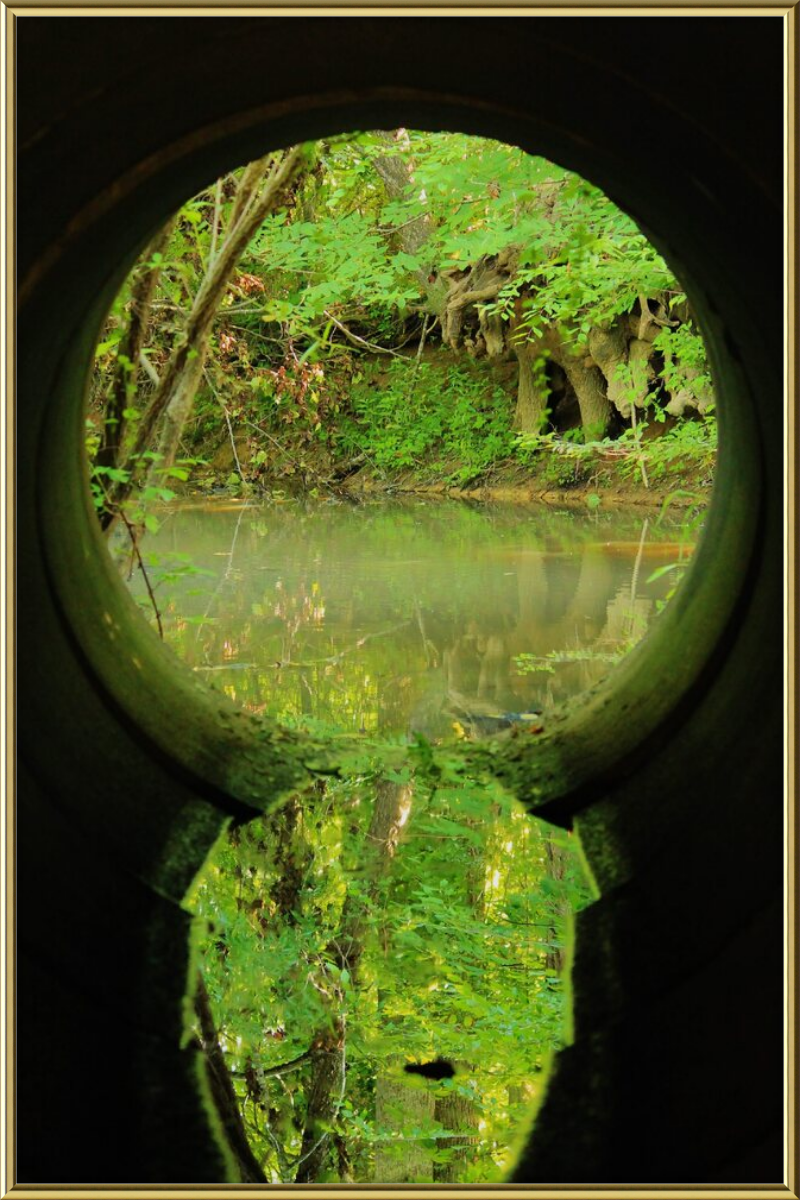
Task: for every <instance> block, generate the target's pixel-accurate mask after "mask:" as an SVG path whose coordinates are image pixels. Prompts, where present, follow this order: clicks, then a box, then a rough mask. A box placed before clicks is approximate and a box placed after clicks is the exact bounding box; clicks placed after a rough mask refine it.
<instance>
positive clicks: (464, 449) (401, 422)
mask: <svg viewBox="0 0 800 1200" xmlns="http://www.w3.org/2000/svg"><path fill="white" fill-rule="evenodd" d="M510 408H511V405H510V403H509V399H508V396H507V395H506V393H504V392H503V390H502V389H501V388H499V387H497V386H495V387H491V386H490V385H489V384H488V383H487V380H486V378H485V377H482V376H481V374H480V373H479V372H476V371H472V370H470V368H469V367H468V366H465V365H462V364H459V363H457V362H454V363H453V365H452V366H450V367H448V368H447V369H446V371H442V370H441V369H437V368H436V367H434V366H433V365H432V364H429V363H426V362H420V363H418V364H415V365H414V367H413V368H411V367H410V366H409V364H408V363H406V362H402V361H399V360H397V359H393V360H392V361H391V363H390V364H389V365H388V367H385V368H384V367H382V366H375V365H373V366H371V367H370V368H367V369H366V370H365V371H364V372H363V373H362V374H361V376H360V378H357V379H355V380H354V385H353V389H352V392H351V414H352V415H348V416H347V417H345V419H344V420H343V421H342V422H341V425H340V432H339V434H338V440H339V444H340V447H341V448H342V450H344V451H345V452H347V453H357V452H358V451H359V450H364V451H366V453H367V455H368V456H369V458H370V459H371V460H372V461H373V462H374V463H375V465H376V466H377V467H379V468H382V469H385V470H392V469H397V468H404V467H412V466H419V465H420V464H421V463H422V462H424V461H425V460H426V459H428V460H430V458H431V456H432V455H436V456H440V458H441V460H442V461H441V464H440V469H441V470H442V471H443V473H444V477H445V478H446V479H449V480H451V481H452V482H454V483H463V482H466V481H468V480H470V479H474V478H475V477H476V476H478V475H480V474H481V473H482V472H483V471H485V470H486V469H487V468H488V467H489V466H491V465H492V464H493V463H495V462H497V461H499V460H502V459H503V458H506V457H508V455H509V454H510V453H511V451H512V448H513V438H512V435H511V432H510Z"/></svg>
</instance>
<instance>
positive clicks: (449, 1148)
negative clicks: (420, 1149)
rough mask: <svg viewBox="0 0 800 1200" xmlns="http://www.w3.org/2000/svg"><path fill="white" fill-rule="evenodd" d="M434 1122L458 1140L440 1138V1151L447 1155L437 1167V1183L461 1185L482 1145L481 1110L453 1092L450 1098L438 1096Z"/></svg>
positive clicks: (435, 1181)
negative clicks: (476, 1152)
mask: <svg viewBox="0 0 800 1200" xmlns="http://www.w3.org/2000/svg"><path fill="white" fill-rule="evenodd" d="M433 1115H434V1120H435V1121H436V1122H437V1124H439V1125H442V1126H443V1127H444V1128H445V1129H446V1130H447V1132H448V1134H451V1135H452V1134H455V1135H456V1136H455V1137H453V1136H449V1137H440V1138H437V1143H436V1148H437V1150H438V1151H446V1152H447V1158H446V1160H445V1161H444V1162H435V1163H434V1164H433V1182H434V1183H458V1182H459V1179H460V1177H461V1175H462V1174H463V1172H464V1167H465V1165H466V1163H467V1162H468V1161H469V1158H470V1155H471V1153H474V1150H475V1147H476V1146H477V1145H478V1141H479V1138H478V1116H479V1114H478V1109H477V1107H476V1106H475V1104H474V1102H473V1101H472V1100H470V1099H469V1097H468V1096H462V1095H459V1094H458V1093H457V1092H450V1093H448V1094H447V1095H446V1096H438V1097H437V1099H436V1104H435V1107H434V1111H433Z"/></svg>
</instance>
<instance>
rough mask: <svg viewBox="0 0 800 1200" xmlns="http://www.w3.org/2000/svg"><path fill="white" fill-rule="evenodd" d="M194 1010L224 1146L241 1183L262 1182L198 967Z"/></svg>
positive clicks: (261, 1174) (260, 1172) (263, 1181)
mask: <svg viewBox="0 0 800 1200" xmlns="http://www.w3.org/2000/svg"><path fill="white" fill-rule="evenodd" d="M194 1010H195V1013H196V1015H197V1019H198V1022H199V1026H200V1037H199V1045H200V1046H201V1048H202V1050H203V1053H204V1055H205V1065H206V1077H207V1079H208V1083H209V1087H210V1089H211V1095H212V1097H213V1100H214V1106H215V1108H216V1110H217V1115H218V1116H219V1119H220V1122H221V1124H222V1129H223V1132H224V1134H225V1139H226V1141H227V1144H228V1148H229V1149H230V1151H231V1153H232V1155H233V1157H234V1159H235V1161H236V1166H237V1169H238V1172H239V1177H240V1180H241V1182H242V1183H266V1182H267V1179H266V1176H265V1175H264V1172H263V1171H262V1170H261V1166H260V1164H259V1162H258V1161H257V1159H256V1158H255V1156H254V1154H253V1152H252V1150H251V1149H250V1144H249V1142H248V1140H247V1134H246V1133H245V1129H244V1123H243V1121H242V1116H241V1112H240V1110H239V1098H238V1096H237V1095H236V1090H235V1088H234V1086H233V1080H232V1079H231V1076H230V1072H229V1070H228V1065H227V1063H226V1062H225V1055H224V1054H223V1051H222V1047H221V1046H220V1044H219V1039H218V1038H217V1031H216V1027H215V1025H214V1016H213V1013H212V1012H211V1003H210V1001H209V998H208V992H207V991H206V985H205V983H204V982H203V977H202V975H201V974H200V972H199V971H198V973H197V984H196V991H195V996H194Z"/></svg>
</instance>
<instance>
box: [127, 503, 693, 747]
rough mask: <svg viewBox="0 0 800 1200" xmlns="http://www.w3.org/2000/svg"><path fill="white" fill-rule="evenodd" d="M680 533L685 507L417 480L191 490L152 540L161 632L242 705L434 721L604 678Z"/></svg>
mask: <svg viewBox="0 0 800 1200" xmlns="http://www.w3.org/2000/svg"><path fill="white" fill-rule="evenodd" d="M690 550H691V547H689V546H687V545H686V544H685V543H684V542H683V541H682V538H681V534H680V523H679V520H678V519H674V520H672V521H663V522H658V521H656V520H654V519H653V518H652V517H649V518H648V517H643V516H642V515H641V514H626V513H596V514H589V513H584V512H574V511H558V510H556V511H553V510H549V509H541V508H528V507H516V506H505V505H483V506H475V505H468V504H464V503H462V502H457V501H435V502H426V501H423V500H411V501H402V502H400V501H394V502H392V501H379V502H374V503H364V504H359V505H352V504H345V503H341V504H332V503H317V504H313V505H303V504H300V503H287V504H271V505H268V506H258V505H245V504H230V503H228V504H224V505H213V504H212V505H208V504H206V505H196V506H187V507H183V508H180V509H177V510H174V511H170V512H169V513H167V514H166V516H165V518H164V521H163V525H162V528H161V530H160V532H159V533H158V534H156V535H148V536H147V539H146V543H145V551H146V554H145V558H146V561H149V562H151V564H152V565H151V566H150V568H149V570H150V575H151V582H152V583H153V586H154V590H155V595H156V599H157V602H158V605H159V608H160V609H161V615H162V621H163V624H164V630H165V637H166V639H167V640H168V642H169V643H170V644H172V645H173V646H174V647H175V649H176V650H177V651H178V653H179V654H180V655H181V656H182V657H183V658H184V659H185V660H186V661H187V662H189V663H190V664H191V666H192V667H193V668H194V669H195V670H196V671H198V672H199V673H201V674H202V675H203V676H204V677H205V678H206V679H207V680H208V682H209V683H210V684H211V685H212V686H215V687H218V688H221V689H224V691H225V692H227V693H228V695H229V696H230V697H231V698H232V699H234V700H235V701H237V702H239V703H241V704H242V705H243V706H245V707H247V708H248V709H250V710H253V711H258V712H267V713H269V714H271V715H274V716H276V717H279V718H283V719H286V720H289V719H291V720H296V719H298V718H302V719H304V720H308V719H313V720H317V721H320V722H324V723H333V724H335V725H337V726H338V727H340V728H343V729H346V730H348V731H358V730H365V731H369V732H382V733H396V734H402V733H405V732H413V731H418V732H421V733H423V734H425V735H426V736H430V737H437V736H442V735H445V734H447V733H449V732H451V731H452V730H453V728H455V729H456V732H459V731H463V732H465V733H467V734H469V735H480V734H485V733H491V732H494V731H495V729H496V728H498V727H502V726H503V725H504V724H505V723H507V722H508V721H510V720H512V719H513V718H514V717H515V716H517V715H519V714H524V713H529V712H540V711H542V710H546V709H547V708H549V707H551V706H552V705H554V704H556V703H558V702H559V701H562V700H564V699H567V698H569V697H570V696H573V695H575V694H576V693H578V692H580V691H581V690H583V689H585V688H587V687H589V686H591V685H592V684H593V683H595V682H597V680H598V679H599V678H601V677H602V676H603V675H605V674H606V673H607V672H608V671H609V670H610V669H611V668H612V666H613V664H614V662H615V661H617V660H618V659H619V657H620V656H621V655H622V654H623V653H624V652H625V651H626V650H627V649H628V648H630V647H631V646H632V645H633V644H635V642H636V641H638V640H639V639H640V638H641V636H642V635H643V634H644V632H645V631H646V629H647V628H648V626H649V624H650V622H651V621H652V619H653V618H654V617H655V615H656V613H657V610H658V608H659V607H660V605H661V603H662V602H663V599H664V597H665V596H666V595H667V593H668V591H669V589H670V588H671V587H672V586H673V585H674V581H675V575H674V573H670V572H663V571H660V569H661V568H663V567H665V566H667V565H669V564H671V563H675V562H677V561H678V560H680V559H681V558H685V557H686V556H687V555H688V553H689V552H690ZM181 556H188V561H190V562H191V564H192V565H193V568H195V569H199V570H201V571H203V572H206V574H200V575H196V574H192V573H187V566H186V559H182V558H181ZM657 572H660V573H659V577H658V578H657V579H652V578H651V577H652V576H653V574H654V573H657ZM131 586H132V587H133V588H134V590H135V592H136V594H137V596H138V597H139V599H140V600H141V602H142V604H143V605H144V607H145V608H147V607H149V602H148V601H147V597H146V593H145V589H144V585H143V581H142V580H141V578H140V577H137V576H134V578H133V579H132V581H131Z"/></svg>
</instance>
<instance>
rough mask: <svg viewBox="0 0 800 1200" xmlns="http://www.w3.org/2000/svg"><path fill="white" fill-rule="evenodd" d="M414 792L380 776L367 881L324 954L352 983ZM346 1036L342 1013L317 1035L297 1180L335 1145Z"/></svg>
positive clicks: (315, 1172)
mask: <svg viewBox="0 0 800 1200" xmlns="http://www.w3.org/2000/svg"><path fill="white" fill-rule="evenodd" d="M412 795H413V788H412V786H411V784H397V783H390V782H389V781H388V780H384V779H381V780H379V781H378V783H377V785H376V789H375V806H374V808H373V811H372V818H371V820H370V823H369V828H368V830H367V836H366V840H365V850H364V856H363V862H362V865H361V872H360V874H361V877H362V878H363V879H365V880H367V881H368V885H367V888H366V891H365V892H360V893H359V896H358V898H357V899H356V898H354V894H353V892H348V894H347V896H346V897H345V901H344V904H343V906H342V913H341V917H340V919H339V930H338V932H337V934H336V937H335V938H333V939H332V940H331V943H330V945H329V946H328V948H327V952H326V957H328V958H330V959H331V960H332V961H333V963H334V965H335V966H336V968H337V969H338V971H339V972H341V971H347V972H349V975H350V980H351V984H352V985H356V984H357V982H358V970H359V965H360V963H361V957H362V955H363V952H364V942H365V937H366V934H367V930H368V927H369V917H370V909H371V905H372V903H373V901H374V899H375V897H376V895H377V892H378V887H379V885H380V881H381V879H382V878H383V876H384V875H385V873H386V871H387V870H388V868H389V865H390V864H391V861H392V859H393V857H394V854H395V850H396V849H397V842H398V839H399V836H400V830H401V829H402V827H403V825H404V824H405V822H406V820H407V818H408V813H409V809H410V807H411V799H412ZM326 983H327V986H328V988H329V989H331V987H332V990H333V995H334V1002H335V1003H336V1002H339V1001H342V1000H343V996H342V993H341V990H340V988H339V986H338V985H337V984H336V983H335V981H334V980H332V979H328V980H326ZM332 1007H333V1006H332ZM345 1040H346V1028H345V1023H344V1020H343V1018H342V1017H341V1016H340V1015H339V1014H338V1013H336V1015H335V1016H334V1017H333V1020H332V1022H331V1025H330V1026H327V1027H325V1028H323V1029H321V1030H320V1031H319V1033H318V1034H317V1036H316V1037H315V1038H314V1043H315V1052H314V1057H313V1069H312V1076H311V1083H310V1085H309V1090H308V1100H307V1109H306V1121H305V1127H304V1129H303V1142H302V1149H301V1152H300V1162H299V1165H298V1170H297V1174H296V1176H295V1183H312V1182H314V1181H315V1180H316V1179H318V1178H319V1174H320V1172H321V1171H322V1169H323V1167H324V1165H325V1160H326V1158H327V1156H328V1153H329V1151H330V1149H331V1145H332V1142H331V1134H330V1132H329V1128H328V1127H329V1126H330V1124H331V1123H332V1122H333V1120H334V1119H335V1116H336V1112H337V1110H338V1107H339V1104H340V1103H341V1100H342V1098H343V1097H344V1093H345V1085H346V1059H345Z"/></svg>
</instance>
